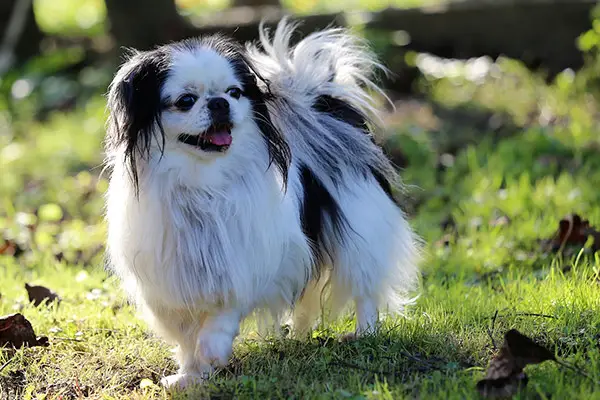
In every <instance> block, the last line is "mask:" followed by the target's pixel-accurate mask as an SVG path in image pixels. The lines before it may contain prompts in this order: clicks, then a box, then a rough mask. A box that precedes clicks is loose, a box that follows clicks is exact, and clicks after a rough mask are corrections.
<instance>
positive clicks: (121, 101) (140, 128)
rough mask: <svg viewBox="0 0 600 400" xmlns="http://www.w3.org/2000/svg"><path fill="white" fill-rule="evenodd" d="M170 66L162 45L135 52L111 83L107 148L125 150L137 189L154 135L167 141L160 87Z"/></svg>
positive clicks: (159, 140) (161, 144) (159, 142)
mask: <svg viewBox="0 0 600 400" xmlns="http://www.w3.org/2000/svg"><path fill="white" fill-rule="evenodd" d="M168 67H169V59H168V54H167V53H166V52H165V51H163V50H161V49H157V50H152V51H148V52H143V53H138V52H132V54H131V55H130V57H129V59H128V60H127V61H126V62H125V63H124V64H123V66H122V67H121V68H120V69H119V71H118V72H117V74H116V76H115V78H114V79H113V81H112V83H111V84H110V87H109V92H108V110H109V112H110V116H109V120H108V132H107V141H106V146H107V150H108V151H109V152H113V151H115V150H116V149H117V148H118V149H122V150H123V151H124V154H125V162H126V163H127V164H128V168H129V172H130V173H131V175H132V179H133V181H134V184H135V186H136V190H137V187H138V173H137V163H138V160H139V158H144V157H148V156H149V154H150V147H151V143H152V139H153V137H154V138H155V139H157V140H158V142H157V143H158V144H159V146H163V145H164V132H163V129H162V126H161V123H160V113H161V110H162V108H163V107H162V102H161V97H160V91H161V87H162V85H163V83H164V80H165V79H166V77H167V74H168ZM160 148H161V149H162V147H160Z"/></svg>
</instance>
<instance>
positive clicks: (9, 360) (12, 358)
mask: <svg viewBox="0 0 600 400" xmlns="http://www.w3.org/2000/svg"><path fill="white" fill-rule="evenodd" d="M14 359H15V358H14V357H11V358H9V359H8V361H7V362H5V363H4V364H2V366H0V372H2V371H4V368H6V367H8V365H9V364H10V363H11V362H12V361H13V360H14Z"/></svg>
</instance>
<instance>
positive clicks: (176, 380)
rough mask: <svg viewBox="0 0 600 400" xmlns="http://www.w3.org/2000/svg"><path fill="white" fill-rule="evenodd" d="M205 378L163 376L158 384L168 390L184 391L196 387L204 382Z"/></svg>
mask: <svg viewBox="0 0 600 400" xmlns="http://www.w3.org/2000/svg"><path fill="white" fill-rule="evenodd" d="M204 380H205V378H203V377H202V376H200V375H194V374H186V373H183V374H174V375H169V376H165V377H164V378H162V379H161V380H160V383H161V384H162V385H163V386H164V387H166V388H168V389H179V390H182V389H185V388H188V387H190V386H192V385H198V384H201V383H202V382H204Z"/></svg>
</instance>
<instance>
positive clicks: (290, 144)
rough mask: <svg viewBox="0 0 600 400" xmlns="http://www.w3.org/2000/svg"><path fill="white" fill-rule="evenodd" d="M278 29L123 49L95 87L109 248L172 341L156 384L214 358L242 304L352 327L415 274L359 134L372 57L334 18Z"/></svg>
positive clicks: (382, 174)
mask: <svg viewBox="0 0 600 400" xmlns="http://www.w3.org/2000/svg"><path fill="white" fill-rule="evenodd" d="M294 32H295V26H294V25H293V24H290V23H289V22H288V21H286V20H283V21H282V22H280V23H279V24H278V25H277V28H276V29H275V32H274V34H273V35H271V33H270V32H269V31H268V30H266V29H265V28H264V27H261V28H260V40H259V42H258V44H246V45H245V46H243V45H240V44H239V43H236V42H234V41H232V40H230V39H228V38H226V37H223V36H211V37H206V38H200V39H198V38H195V39H187V40H183V41H181V42H177V43H171V44H167V45H164V46H161V47H157V48H155V49H154V50H150V51H144V52H137V51H132V52H131V54H130V56H129V58H128V60H127V61H126V62H125V63H124V64H123V65H122V66H121V67H120V69H119V71H118V72H117V73H116V76H115V78H114V80H113V82H112V83H111V85H110V88H109V91H108V110H109V113H110V115H109V120H108V124H107V136H106V153H107V157H106V161H107V164H108V165H109V166H110V168H111V170H112V172H111V177H110V185H109V189H108V193H107V200H106V207H107V209H106V218H107V223H108V246H107V254H108V259H109V264H110V266H111V268H112V270H113V271H114V272H115V273H116V274H117V275H118V276H119V277H120V278H121V280H122V282H123V284H124V288H125V289H126V291H127V293H128V294H129V295H130V296H131V297H132V299H133V300H134V301H135V303H136V304H137V305H138V306H139V308H140V309H141V310H142V311H143V315H144V317H145V319H146V321H147V322H148V324H149V325H150V326H151V327H152V328H153V329H154V330H155V331H156V332H157V333H158V334H160V335H161V336H162V337H164V338H165V339H166V340H168V341H169V342H171V343H173V344H175V345H177V346H176V349H175V355H176V359H177V361H178V364H179V371H178V373H177V374H175V375H172V376H168V377H166V378H164V379H163V383H164V384H165V385H167V386H171V385H175V384H176V385H178V386H180V387H181V386H183V387H185V386H186V385H188V384H189V383H192V382H198V381H202V379H205V378H206V376H208V374H210V373H211V371H213V368H215V367H218V366H222V365H224V364H226V363H227V362H228V359H229V357H230V355H231V353H232V345H233V340H234V338H235V337H236V336H237V335H238V333H239V326H240V323H241V322H242V320H244V319H245V318H246V317H247V316H249V315H250V314H255V315H257V316H258V317H257V318H259V319H260V320H262V321H271V322H273V321H275V322H279V323H283V322H286V323H289V324H290V327H291V329H292V332H295V333H296V334H305V333H306V332H308V331H309V330H310V329H311V328H313V327H314V324H315V323H318V322H319V321H321V322H323V321H324V319H325V317H327V318H326V319H327V320H331V318H332V317H335V316H336V315H339V313H340V312H341V311H343V310H345V309H346V306H347V305H351V306H352V305H353V306H354V310H355V315H356V332H355V333H356V334H362V333H365V332H372V331H374V330H375V329H376V327H377V323H378V319H379V314H380V313H398V312H401V311H402V310H403V306H404V305H405V304H406V303H407V302H408V301H410V299H409V295H410V294H411V292H412V291H413V290H414V289H415V284H416V283H417V282H418V269H417V260H418V253H419V247H420V246H419V245H418V243H419V240H418V239H417V237H416V236H415V235H414V234H413V232H412V230H411V229H410V227H409V225H408V223H407V221H406V220H405V218H404V215H403V212H402V210H401V209H400V207H399V205H398V204H397V202H396V201H395V200H394V197H393V191H394V190H395V189H396V188H395V187H396V185H398V184H399V182H398V179H397V175H396V173H395V170H394V168H393V166H392V164H391V163H390V161H389V160H388V159H387V158H386V157H385V155H384V154H383V152H382V150H381V148H380V147H379V146H377V145H376V144H375V141H374V139H373V132H374V131H375V130H376V129H378V128H379V125H380V121H381V119H380V118H379V116H378V110H377V106H376V105H375V101H374V100H375V93H377V92H379V93H380V94H382V93H381V90H380V89H379V88H378V87H377V86H376V85H375V83H374V82H373V80H372V74H373V72H374V71H375V70H377V69H380V68H381V66H380V64H379V63H378V61H377V60H376V58H375V57H374V56H373V54H372V53H371V52H370V51H369V49H368V47H367V46H366V45H365V44H364V43H363V42H362V41H360V40H359V39H358V38H356V37H354V36H353V35H351V34H349V33H348V32H347V31H345V30H343V29H327V30H324V31H320V32H316V33H312V34H310V35H308V36H307V37H305V38H304V39H303V40H301V41H300V42H298V43H297V44H296V45H292V44H291V43H290V39H291V36H292V34H293V33H294ZM260 311H262V312H260ZM256 312H258V313H256ZM284 318H285V320H284Z"/></svg>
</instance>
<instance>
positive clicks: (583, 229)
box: [545, 214, 600, 251]
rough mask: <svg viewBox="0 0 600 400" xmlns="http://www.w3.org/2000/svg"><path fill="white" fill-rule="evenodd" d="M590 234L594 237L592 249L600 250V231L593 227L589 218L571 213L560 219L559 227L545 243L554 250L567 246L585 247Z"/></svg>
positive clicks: (560, 249)
mask: <svg viewBox="0 0 600 400" xmlns="http://www.w3.org/2000/svg"><path fill="white" fill-rule="evenodd" d="M590 236H591V237H592V238H593V243H592V250H593V251H598V250H600V232H599V231H597V230H596V229H595V228H593V227H591V226H590V221H588V220H587V219H583V218H581V216H580V215H578V214H570V215H568V216H566V217H565V218H563V219H561V220H560V222H559V224H558V229H557V230H556V232H555V233H554V235H553V236H552V238H550V239H548V240H546V241H545V245H546V246H547V247H549V248H550V250H552V251H562V250H563V249H564V248H565V247H566V246H578V247H583V246H584V245H585V244H586V242H587V240H588V238H589V237H590Z"/></svg>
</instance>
